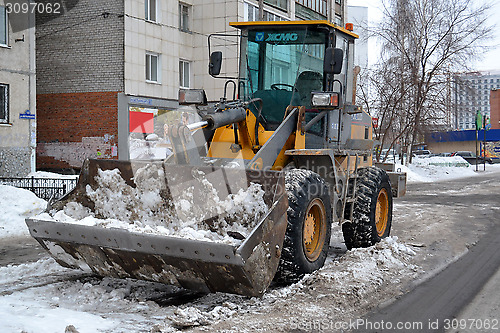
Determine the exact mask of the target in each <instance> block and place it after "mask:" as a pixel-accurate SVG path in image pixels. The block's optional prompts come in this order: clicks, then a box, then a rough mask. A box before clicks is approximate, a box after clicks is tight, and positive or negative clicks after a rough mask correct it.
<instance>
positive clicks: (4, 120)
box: [0, 83, 9, 124]
mask: <svg viewBox="0 0 500 333" xmlns="http://www.w3.org/2000/svg"><path fill="white" fill-rule="evenodd" d="M0 87H3V88H4V89H5V90H4V94H5V95H4V97H5V104H4V105H0V108H3V110H4V112H5V116H4V117H3V118H0V124H8V123H9V85H8V84H5V83H0Z"/></svg>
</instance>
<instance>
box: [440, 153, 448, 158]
mask: <svg viewBox="0 0 500 333" xmlns="http://www.w3.org/2000/svg"><path fill="white" fill-rule="evenodd" d="M437 156H439V157H450V156H451V153H439V154H437Z"/></svg>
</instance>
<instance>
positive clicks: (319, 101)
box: [311, 92, 339, 106]
mask: <svg viewBox="0 0 500 333" xmlns="http://www.w3.org/2000/svg"><path fill="white" fill-rule="evenodd" d="M311 101H312V105H313V106H339V94H338V93H333V92H313V93H312V98H311Z"/></svg>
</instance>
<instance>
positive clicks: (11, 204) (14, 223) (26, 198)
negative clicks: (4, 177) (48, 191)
mask: <svg viewBox="0 0 500 333" xmlns="http://www.w3.org/2000/svg"><path fill="white" fill-rule="evenodd" d="M46 207H47V202H46V201H45V200H43V199H40V198H38V197H37V196H36V195H35V194H33V193H32V192H30V191H28V190H24V189H20V188H16V187H12V186H7V185H0V238H4V237H14V236H27V235H29V232H28V228H27V227H26V223H25V222H24V220H25V219H26V218H28V217H31V216H33V215H36V214H39V213H41V212H43V211H44V210H45V208H46Z"/></svg>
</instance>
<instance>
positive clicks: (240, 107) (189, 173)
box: [26, 21, 405, 296]
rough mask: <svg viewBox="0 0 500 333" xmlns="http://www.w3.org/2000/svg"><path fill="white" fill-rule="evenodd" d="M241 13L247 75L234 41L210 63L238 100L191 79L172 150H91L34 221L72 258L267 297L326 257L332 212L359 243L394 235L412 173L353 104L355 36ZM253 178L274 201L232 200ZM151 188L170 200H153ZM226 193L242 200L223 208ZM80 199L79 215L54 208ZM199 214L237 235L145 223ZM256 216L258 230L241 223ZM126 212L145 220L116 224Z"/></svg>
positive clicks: (113, 270)
mask: <svg viewBox="0 0 500 333" xmlns="http://www.w3.org/2000/svg"><path fill="white" fill-rule="evenodd" d="M231 25H232V26H233V27H236V28H237V29H239V38H240V46H239V49H240V57H239V59H240V64H239V74H238V76H237V77H235V78H228V77H224V76H223V75H221V73H220V72H221V63H222V59H223V55H222V52H220V51H214V52H212V53H210V50H209V53H210V61H209V73H210V74H211V75H212V76H213V77H218V76H219V79H220V78H221V76H222V79H226V80H227V82H226V85H225V89H224V90H225V91H224V95H226V92H227V89H230V88H231V87H232V88H233V94H232V95H233V98H232V99H228V98H227V97H226V96H224V97H223V98H221V100H220V102H218V103H215V104H210V105H207V103H206V96H205V93H204V91H203V90H186V89H185V90H180V91H179V103H180V104H181V105H191V106H195V107H196V108H197V110H198V113H199V116H200V120H199V121H196V122H194V123H191V124H186V123H178V124H173V125H171V126H170V128H169V131H168V135H169V140H170V142H171V144H172V150H173V154H172V155H170V156H169V157H168V158H166V159H165V160H162V161H150V162H144V161H135V162H132V161H117V160H87V161H86V162H85V163H84V165H83V167H82V170H81V175H80V179H79V183H78V185H77V187H76V188H75V189H74V190H73V191H72V192H70V193H69V194H68V195H66V196H64V197H63V198H61V199H59V200H58V201H56V202H51V203H50V207H49V208H48V209H47V214H44V215H42V216H39V217H36V218H31V219H27V221H26V223H27V225H28V227H29V230H30V233H31V235H32V236H33V237H34V238H36V239H37V240H38V241H39V242H40V244H41V245H42V246H43V247H44V248H45V249H47V250H48V251H49V252H50V253H51V254H52V256H53V257H54V258H55V259H56V260H57V261H58V262H59V263H60V264H62V265H64V266H68V267H87V268H90V269H91V270H92V271H93V272H94V273H96V274H98V275H101V276H112V277H119V278H128V277H131V278H136V279H144V280H150V281H156V282H162V283H168V284H175V285H178V286H182V287H184V288H189V289H194V290H198V291H205V292H216V291H222V292H229V293H236V294H241V295H249V296H258V295H262V294H263V293H264V292H265V291H266V289H267V288H268V287H269V285H270V283H271V281H272V280H273V279H275V280H278V281H295V280H297V279H298V278H300V277H301V276H303V275H304V274H306V273H311V272H313V271H314V270H317V269H319V268H321V267H322V266H323V264H324V262H325V259H326V257H327V252H328V247H329V242H330V234H331V227H332V223H339V224H340V225H341V226H342V231H343V234H344V239H345V244H346V246H347V248H349V249H350V248H353V247H367V246H370V245H373V244H375V243H376V242H378V241H380V239H381V238H383V237H386V236H388V235H389V232H390V229H391V222H392V199H393V197H394V196H397V195H399V194H402V193H404V187H405V181H404V180H405V179H404V177H402V176H401V175H400V174H397V173H391V172H386V171H384V170H382V169H380V168H378V167H374V166H372V149H373V140H372V119H371V117H370V115H368V114H367V113H366V112H364V111H363V110H362V109H361V108H360V107H357V106H356V105H355V104H354V96H355V87H354V82H355V74H354V72H355V71H354V68H353V61H354V41H355V39H356V38H357V36H356V35H355V34H354V33H352V32H351V31H348V30H346V29H343V28H341V27H338V26H336V25H333V24H331V23H329V22H327V21H290V22H285V21H279V22H237V23H231ZM212 37H213V36H212ZM209 48H210V37H209ZM200 138H201V139H202V140H200ZM200 141H201V143H200ZM104 175H108V176H109V175H111V176H109V179H107V182H106V181H103V179H105V177H104ZM113 177H114V178H113ZM391 179H392V182H391ZM145 184H148V185H147V186H149V189H150V190H151V188H153V189H152V190H151V191H152V192H151V191H150V192H147V191H145V190H144V188H145V187H146V185H145ZM118 185H120V186H121V187H119V188H118V187H117V186H118ZM252 186H257V187H258V189H257V190H256V191H257V192H258V191H261V192H259V193H261V194H262V195H261V199H262V204H261V206H263V210H262V211H260V213H254V212H253V211H252V212H251V213H248V211H245V212H246V213H245V214H246V215H245V216H246V217H245V218H241V216H243V215H237V214H236V215H235V214H233V213H232V212H233V211H234V210H235V209H238V208H242V207H243V208H245V207H246V206H245V204H246V203H245V202H239V203H238V201H237V200H236V199H237V198H240V197H241V195H242V193H246V192H242V189H243V190H248V189H251V188H254V187H252ZM115 187H116V188H118V190H116V189H115V192H113V193H111V192H112V190H113V188H115ZM207 189H208V190H207ZM153 192H154V194H155V196H154V197H155V198H160V200H159V201H158V200H157V202H156V203H155V204H154V205H153V203H151V202H152V199H148V198H153V196H151V193H153ZM257 192H255V193H257ZM99 193H100V194H99ZM103 193H104V194H106V193H108V194H106V195H104V194H103ZM109 193H111V194H109ZM98 194H99V195H101V194H102V195H104V196H99V195H98ZM120 195H122V196H120ZM116 198H119V200H116ZM179 198H182V199H179ZM226 198H231V199H232V200H233V201H230V203H229V204H224V205H225V206H224V205H221V206H220V207H223V209H219V208H217V207H216V206H217V204H218V203H219V204H220V203H221V202H222V203H227V202H229V201H224V200H226ZM114 200H115V201H114ZM120 200H121V201H120ZM134 200H135V201H134ZM75 207H77V208H78V209H79V211H85V212H86V215H82V216H86V218H83V219H82V220H81V221H87V220H86V219H88V218H95V219H99V218H102V219H106V218H107V220H106V222H105V223H104V222H103V224H102V225H95V224H89V223H83V222H82V223H81V221H80V222H79V221H77V220H78V219H77V218H76V217H75V214H76V213H74V212H75V210H76V208H75ZM216 208H217V209H216ZM245 209H246V208H245ZM70 211H73V217H74V219H66V220H64V219H63V220H57V219H56V216H57V214H58V213H57V212H65V213H68V214H69V212H70ZM195 212H196V214H197V215H193V216H197V217H198V219H199V221H198V222H199V223H198V224H197V228H198V229H197V230H198V231H199V230H202V231H203V232H211V231H214V230H218V228H219V229H220V228H222V227H223V229H224V230H225V231H224V234H223V235H221V237H222V236H224V237H226V238H224V239H225V241H213V240H210V239H208V240H207V239H200V238H197V237H192V235H189V234H175V232H172V233H166V234H165V233H164V234H162V233H157V232H152V231H151V230H152V229H151V227H150V226H149V225H148V222H147V221H150V220H153V219H155V218H156V221H158V217H159V216H160V217H161V218H160V219H159V220H160V222H161V224H162V226H164V227H165V228H168V227H169V225H171V224H173V223H174V222H173V221H174V220H175V221H181V220H182V219H181V220H179V216H180V215H189V214H195ZM252 214H253V215H252ZM76 215H78V214H76ZM249 215H250V218H249V219H248V221H250V222H248V223H247V222H245V223H246V224H244V225H245V226H246V228H247V229H241V228H239V229H238V228H236V226H237V225H238V226H241V225H243V224H242V223H243V222H242V221H243V220H245V221H247V220H246V218H247V217H248V216H249ZM44 216H45V217H44ZM89 216H90V217H89ZM235 216H236V217H235ZM123 219H126V220H127V221H128V222H127V223H129V224H130V225H133V226H134V228H135V227H137V225H145V226H144V228H143V229H141V228H138V227H137V228H135V229H133V228H123V227H120V226H118V227H116V226H115V224H113V223H118V222H120V220H123ZM185 221H188V220H185ZM189 221H191V222H189V223H194V222H193V221H192V220H189ZM195 222H196V221H195ZM176 223H177V222H176ZM156 227H158V225H157V226H156ZM160 227H161V226H160ZM165 228H164V229H165ZM182 228H183V225H182V223H179V224H178V225H176V227H175V228H172V230H174V231H175V230H181V229H182ZM232 228H235V230H232ZM228 238H229V239H230V240H229V241H227V239H228ZM231 239H234V240H235V241H234V242H232V241H231Z"/></svg>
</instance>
